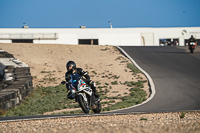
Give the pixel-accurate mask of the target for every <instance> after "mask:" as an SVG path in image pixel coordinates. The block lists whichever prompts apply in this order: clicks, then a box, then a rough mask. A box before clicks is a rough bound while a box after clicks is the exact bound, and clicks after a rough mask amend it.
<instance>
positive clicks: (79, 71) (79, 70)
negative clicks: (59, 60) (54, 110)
mask: <svg viewBox="0 0 200 133" xmlns="http://www.w3.org/2000/svg"><path fill="white" fill-rule="evenodd" d="M66 68H67V72H66V73H65V80H66V82H65V83H66V88H67V90H68V91H69V84H70V83H69V81H70V79H71V74H72V73H77V74H78V75H79V76H84V77H85V79H86V84H87V85H89V86H91V89H92V90H93V92H94V96H95V97H96V98H99V94H98V93H97V90H96V86H95V83H94V82H93V81H92V80H90V76H89V75H88V74H87V72H85V71H83V69H82V68H76V63H75V62H74V61H68V62H67V64H66ZM61 83H62V84H65V83H64V82H61ZM70 95H71V94H70V92H69V93H68V95H67V97H68V98H70V97H69V96H70Z"/></svg>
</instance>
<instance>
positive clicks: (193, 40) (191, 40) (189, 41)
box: [188, 35, 196, 46]
mask: <svg viewBox="0 0 200 133" xmlns="http://www.w3.org/2000/svg"><path fill="white" fill-rule="evenodd" d="M191 42H194V43H195V45H196V39H195V38H194V37H193V35H191V38H190V39H189V40H188V46H190V43H191Z"/></svg>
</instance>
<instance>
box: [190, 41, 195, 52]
mask: <svg viewBox="0 0 200 133" xmlns="http://www.w3.org/2000/svg"><path fill="white" fill-rule="evenodd" d="M195 47H196V43H195V42H190V45H189V50H190V53H193V52H194V49H195Z"/></svg>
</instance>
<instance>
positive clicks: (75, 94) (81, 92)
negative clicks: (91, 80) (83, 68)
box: [69, 74, 101, 113]
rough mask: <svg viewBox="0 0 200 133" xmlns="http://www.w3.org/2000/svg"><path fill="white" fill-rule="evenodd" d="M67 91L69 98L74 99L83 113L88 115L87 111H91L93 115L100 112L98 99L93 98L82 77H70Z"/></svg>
mask: <svg viewBox="0 0 200 133" xmlns="http://www.w3.org/2000/svg"><path fill="white" fill-rule="evenodd" d="M69 90H70V92H69V93H70V95H69V97H72V98H74V99H75V101H76V102H78V103H79V105H80V107H81V108H82V110H83V112H84V113H89V110H93V112H94V113H100V112H101V103H100V99H99V98H96V97H95V96H94V92H93V91H92V89H91V88H90V86H88V85H87V84H86V82H85V81H84V78H83V77H82V76H79V75H78V74H72V75H71V80H70V85H69Z"/></svg>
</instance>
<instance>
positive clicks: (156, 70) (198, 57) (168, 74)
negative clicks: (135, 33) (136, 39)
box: [112, 46, 200, 113]
mask: <svg viewBox="0 0 200 133" xmlns="http://www.w3.org/2000/svg"><path fill="white" fill-rule="evenodd" d="M121 48H122V49H123V50H124V51H125V52H126V53H127V54H129V56H131V57H132V59H133V60H135V62H136V63H137V64H138V65H139V66H140V67H141V68H142V69H144V70H145V71H146V72H147V73H148V74H149V75H150V76H151V78H152V79H153V82H154V84H155V89H156V94H155V96H154V97H153V99H152V100H150V101H149V102H147V103H145V104H143V105H141V106H138V107H133V108H129V109H126V110H119V111H115V112H116V113H130V112H162V111H164V112H166V111H185V110H200V47H198V48H196V49H195V52H194V54H190V53H189V50H188V49H187V47H152V46H151V47H133V46H130V47H129V46H126V47H125V46H123V47H121ZM115 112H112V113H115Z"/></svg>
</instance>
